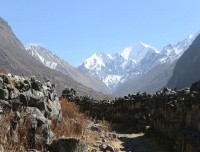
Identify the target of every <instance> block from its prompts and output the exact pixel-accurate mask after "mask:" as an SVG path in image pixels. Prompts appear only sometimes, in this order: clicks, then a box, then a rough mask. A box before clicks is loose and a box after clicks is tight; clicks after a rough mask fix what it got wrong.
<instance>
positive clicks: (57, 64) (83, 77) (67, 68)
mask: <svg viewBox="0 0 200 152" xmlns="http://www.w3.org/2000/svg"><path fill="white" fill-rule="evenodd" d="M25 49H26V51H27V52H28V53H29V54H31V56H32V57H34V58H35V59H36V60H38V61H40V62H41V63H42V64H44V65H45V66H47V67H49V68H51V69H54V70H56V71H59V72H61V73H63V74H65V75H67V76H69V77H70V78H72V79H73V80H75V81H77V82H79V83H81V84H83V85H85V86H87V87H89V88H92V89H94V90H96V91H99V92H103V93H105V94H110V91H109V88H108V87H107V86H106V85H105V84H104V83H103V82H102V81H100V80H98V79H96V78H94V77H91V76H89V75H87V74H85V73H83V72H81V71H80V70H78V69H76V68H74V67H73V66H71V65H70V64H69V63H67V62H66V61H65V60H63V59H61V58H59V57H58V56H56V55H55V54H53V53H52V52H51V51H49V50H47V49H46V48H44V47H42V46H39V45H36V44H29V45H28V46H26V47H25Z"/></svg>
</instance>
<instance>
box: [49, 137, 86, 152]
mask: <svg viewBox="0 0 200 152" xmlns="http://www.w3.org/2000/svg"><path fill="white" fill-rule="evenodd" d="M48 150H49V152H88V146H87V145H86V144H84V143H83V142H82V141H81V140H80V139H76V138H60V139H57V140H54V141H53V142H52V144H51V145H50V146H49V148H48Z"/></svg>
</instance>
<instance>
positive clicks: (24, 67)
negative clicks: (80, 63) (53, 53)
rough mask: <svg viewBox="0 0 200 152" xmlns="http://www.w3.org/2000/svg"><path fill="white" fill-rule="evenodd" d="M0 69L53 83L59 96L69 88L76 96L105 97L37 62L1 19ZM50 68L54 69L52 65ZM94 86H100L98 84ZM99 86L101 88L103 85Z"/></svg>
mask: <svg viewBox="0 0 200 152" xmlns="http://www.w3.org/2000/svg"><path fill="white" fill-rule="evenodd" d="M47 64H48V63H47ZM50 64H51V63H49V65H50ZM0 67H4V68H6V70H7V71H8V72H10V73H12V74H16V75H20V76H24V77H25V76H28V77H30V76H36V78H37V79H38V80H40V81H43V82H44V81H46V80H50V81H51V82H53V83H55V85H56V90H57V92H58V94H59V95H61V93H62V90H63V89H65V88H67V87H69V88H74V89H75V90H76V91H77V94H78V95H85V96H88V95H90V96H91V97H93V98H99V99H102V98H105V97H107V96H105V95H104V94H103V93H100V92H98V91H96V90H94V89H92V88H90V87H87V86H85V85H83V84H82V83H80V82H77V81H76V80H75V78H72V77H70V76H66V75H64V74H62V73H61V72H58V71H55V70H53V69H51V68H48V67H47V66H44V64H42V63H41V62H38V61H37V60H36V59H35V58H33V57H32V56H31V55H30V54H29V53H28V52H27V51H26V50H25V48H24V46H23V45H22V43H21V42H20V41H19V39H18V38H17V37H16V36H15V34H14V33H13V31H12V29H11V27H10V26H9V25H8V23H7V22H6V21H5V20H4V19H2V18H0ZM50 67H52V68H53V67H55V65H54V63H52V64H51V65H50ZM88 81H89V80H88ZM92 82H94V81H92ZM96 84H98V85H100V83H96ZM101 86H102V87H103V86H104V85H101ZM101 86H100V87H101ZM105 90H106V89H105Z"/></svg>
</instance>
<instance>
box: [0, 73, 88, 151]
mask: <svg viewBox="0 0 200 152" xmlns="http://www.w3.org/2000/svg"><path fill="white" fill-rule="evenodd" d="M7 116H9V119H8V118H7ZM61 117H62V113H61V107H60V103H59V99H58V97H57V94H56V91H55V85H54V84H52V83H50V82H49V81H47V82H46V83H44V84H42V83H41V82H40V81H38V80H36V78H35V77H32V78H30V79H29V78H22V77H19V76H14V75H11V74H8V75H6V74H0V123H1V127H2V128H1V130H3V127H4V129H5V130H3V131H2V132H1V134H0V147H1V149H2V150H1V151H3V149H6V147H5V146H7V145H6V143H21V142H23V141H24V142H26V144H25V145H23V146H25V149H26V150H27V149H39V150H41V149H42V151H44V149H48V150H49V151H55V150H53V149H55V147H56V146H57V145H56V143H57V144H58V145H60V141H61V140H59V139H58V140H56V141H53V140H54V134H53V132H52V131H51V128H50V126H51V125H52V120H53V121H60V120H61ZM4 119H5V120H6V121H7V122H6V121H5V122H6V125H5V123H4V122H3V120H4ZM3 135H5V137H2V136H3ZM75 140H76V139H73V138H71V139H65V142H66V141H67V142H69V143H70V142H72V141H75ZM51 142H52V144H51ZM61 143H62V142H61ZM74 145H76V144H74ZM81 145H84V144H82V143H81ZM76 146H77V145H76ZM11 147H12V146H11ZM18 147H20V146H18ZM83 147H84V146H83ZM70 148H71V149H73V148H74V147H73V145H71V147H70V146H68V149H70ZM79 149H81V148H79ZM85 149H86V148H85ZM8 151H12V150H11V149H9V150H8ZM30 151H31V150H30ZM57 151H58V152H63V151H67V149H62V150H59V149H57ZM76 151H82V150H76Z"/></svg>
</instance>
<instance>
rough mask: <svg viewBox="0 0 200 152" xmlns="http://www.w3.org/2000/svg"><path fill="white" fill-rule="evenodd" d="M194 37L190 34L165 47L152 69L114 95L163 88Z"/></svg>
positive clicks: (153, 90) (130, 81)
mask: <svg viewBox="0 0 200 152" xmlns="http://www.w3.org/2000/svg"><path fill="white" fill-rule="evenodd" d="M193 39H194V37H192V36H189V37H188V38H187V39H185V40H183V41H181V42H179V43H177V44H176V45H167V46H166V47H164V48H163V50H162V51H161V53H160V54H159V56H158V58H157V59H158V60H157V64H155V65H154V67H153V68H152V69H151V70H149V71H148V72H147V73H144V74H142V75H140V76H139V77H136V78H134V79H131V80H128V81H127V82H125V83H124V84H122V85H120V86H119V87H118V88H117V89H116V90H115V91H114V92H113V96H124V95H126V94H127V93H137V92H147V93H155V92H156V91H158V90H162V89H163V88H164V87H165V86H166V85H167V82H168V81H169V79H170V77H171V76H172V73H173V70H174V67H175V65H176V62H177V60H178V59H179V58H180V57H181V55H182V54H183V52H184V51H185V50H186V49H187V48H188V47H189V45H190V44H191V42H192V41H193ZM147 66H148V64H147Z"/></svg>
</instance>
